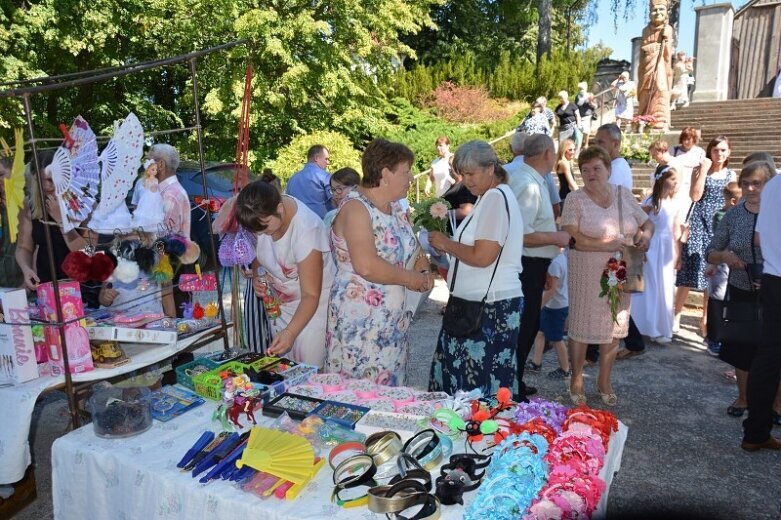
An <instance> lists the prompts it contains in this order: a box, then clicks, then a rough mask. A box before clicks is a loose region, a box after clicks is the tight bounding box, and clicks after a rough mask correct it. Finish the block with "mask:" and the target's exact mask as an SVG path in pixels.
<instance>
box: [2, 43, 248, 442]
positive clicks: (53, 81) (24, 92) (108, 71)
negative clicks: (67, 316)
mask: <svg viewBox="0 0 781 520" xmlns="http://www.w3.org/2000/svg"><path fill="white" fill-rule="evenodd" d="M246 43H247V40H236V41H232V42H229V43H225V44H223V45H218V46H216V47H211V48H208V49H203V50H200V51H195V52H191V53H188V54H182V55H179V56H174V57H170V58H164V59H160V60H155V61H148V62H143V63H134V64H129V65H121V66H116V67H106V68H101V69H94V70H90V71H83V72H74V73H68V74H61V75H57V76H43V77H38V78H32V79H26V80H19V81H11V82H5V83H0V88H2V87H6V90H3V91H0V97H5V98H18V99H21V100H22V103H23V105H24V113H25V118H26V120H27V131H28V133H29V136H30V138H29V141H28V142H27V143H28V144H29V145H30V151H31V152H32V160H33V161H34V163H35V168H36V171H39V172H40V171H41V168H40V164H39V163H38V149H39V148H38V145H37V143H38V142H40V141H42V140H37V139H36V137H35V128H34V125H33V112H32V108H31V104H30V98H31V97H32V96H35V95H37V94H41V93H44V92H53V91H58V90H62V89H66V88H77V87H81V86H83V85H88V84H92V83H97V82H102V81H109V80H112V79H114V78H118V77H121V76H127V75H130V74H136V73H139V72H142V71H147V70H152V69H158V68H162V67H167V66H170V65H178V64H187V66H188V68H189V71H190V79H191V81H192V94H193V111H194V118H195V125H194V126H193V127H191V128H188V129H184V130H195V132H196V135H197V151H198V164H199V167H200V171H201V185H202V188H203V197H204V199H208V197H209V194H208V189H207V184H206V174H205V170H206V166H205V160H204V154H203V129H202V127H201V106H200V101H199V99H198V78H197V62H198V59H199V58H202V57H204V56H207V55H209V54H212V53H216V52H222V51H225V50H227V49H231V48H233V47H236V46H239V45H245V44H246ZM9 87H10V88H9ZM177 130H178V129H177ZM177 130H173V131H177ZM158 133H161V132H158ZM162 133H170V132H169V131H164V132H162ZM35 177H37V182H38V188H39V189H38V193H39V196H40V203H41V205H42V207H45V204H44V200H43V197H44V188H43V176H41V175H36V176H35ZM204 211H205V212H206V217H205V218H206V220H207V223H208V229H209V242H210V247H209V255H210V259H211V262H212V265H215V266H218V265H219V264H218V262H217V251H216V246H215V242H214V230H213V229H212V212H211V210H210V208H209V204H206V205H205V208H204ZM43 228H44V238H45V241H46V247H47V249H48V251H49V255H48V263H49V270H50V272H51V279H52V285H53V287H54V300H55V311H56V315H57V321H56V322H54V323H47V324H46V325H47V326H56V327H57V328H58V329H59V335H60V344H61V345H62V346H63V353H62V358H63V364H64V376H65V383H64V389H65V393H66V394H67V397H68V408H69V411H70V415H71V423H72V426H73V428H74V429H75V428H78V427H79V426H81V415H80V414H79V410H78V403H77V398H76V393H77V392H78V391H79V390H80V388H81V387H80V386H77V385H76V384H75V383H74V381H73V377H72V374H71V372H70V363H69V361H68V354H67V351H68V344H67V341H66V338H65V327H64V325H65V323H68V322H66V321H64V320H63V312H62V303H61V299H60V290H59V283H58V280H57V268H56V265H55V262H54V257H53V250H52V237H51V230H50V229H49V226H43ZM222 294H223V293H222V284H221V281H220V277H219V276H217V296H218V307H219V322H220V323H219V325H217V326H216V327H213V328H212V329H210V330H209V331H207V332H206V333H205V334H204V335H203V336H202V337H200V338H198V339H197V340H196V341H194V342H193V343H191V344H190V345H188V346H187V347H185V348H184V349H182V351H185V350H188V351H190V350H195V349H197V348H199V347H202V346H205V345H207V344H209V343H212V342H213V341H216V340H219V339H222V341H223V346H224V348H225V350H228V349H229V348H230V347H229V340H228V332H227V330H228V328H229V327H230V326H234V327H235V326H236V323H233V322H232V323H228V322H227V321H226V318H225V309H224V308H223V301H222ZM71 321H72V320H71ZM100 379H101V378H100V377H96V378H95V379H94V381H96V380H100ZM94 381H91V382H90V383H83V384H82V385H83V386H86V385H87V384H91V383H92V382H94Z"/></svg>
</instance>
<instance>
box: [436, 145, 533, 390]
mask: <svg viewBox="0 0 781 520" xmlns="http://www.w3.org/2000/svg"><path fill="white" fill-rule="evenodd" d="M453 167H454V169H455V170H456V171H458V173H459V174H460V175H462V176H463V178H464V180H463V182H464V185H465V186H466V187H467V189H468V190H469V191H470V192H472V194H473V195H476V196H478V197H479V198H478V199H477V202H476V203H475V205H474V207H473V209H472V212H471V213H470V215H469V217H467V218H466V219H464V221H463V222H461V224H460V225H459V226H458V227H457V228H456V230H455V240H450V239H448V238H447V237H446V236H445V235H444V234H442V233H436V232H433V233H430V234H429V242H430V243H431V245H432V246H433V247H434V248H436V249H438V250H440V251H444V252H445V253H447V254H449V255H450V256H451V260H450V265H451V269H450V270H449V272H448V286H449V288H450V293H451V297H454V296H455V297H459V298H463V299H465V300H469V301H472V302H479V301H482V300H485V305H484V306H483V309H482V315H481V317H480V322H481V326H480V328H479V330H478V331H477V332H475V333H473V334H471V335H469V336H464V337H458V336H454V335H451V334H449V333H448V332H447V331H446V330H445V328H444V326H443V328H442V330H441V331H440V333H439V339H438V341H437V348H436V351H435V353H434V361H433V363H432V366H431V380H430V383H429V389H431V390H442V391H445V392H447V393H448V394H451V395H452V394H453V393H454V392H455V391H456V390H459V389H463V388H480V389H481V390H482V391H483V392H484V394H494V393H496V391H497V390H498V389H499V388H500V387H508V388H509V389H510V390H511V391H512V392H513V394H517V393H518V382H517V377H516V376H517V373H516V372H517V371H516V363H517V361H516V355H515V352H516V349H517V342H518V331H519V330H520V325H521V311H522V309H523V292H522V290H521V282H520V279H519V275H520V273H521V270H522V267H521V256H522V254H523V222H522V218H521V212H520V210H519V209H518V202H517V200H516V199H515V196H514V195H513V192H512V190H510V188H509V186H507V184H506V183H507V172H505V171H504V169H503V168H502V167H501V165H500V163H499V159H498V157H497V156H496V152H495V151H494V150H493V148H492V147H491V145H489V144H488V143H486V142H484V141H469V142H468V143H466V144H464V145H462V146H461V147H459V149H458V151H457V152H456V155H455V158H454V161H453Z"/></svg>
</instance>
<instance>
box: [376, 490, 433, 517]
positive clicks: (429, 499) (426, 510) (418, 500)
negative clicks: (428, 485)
mask: <svg viewBox="0 0 781 520" xmlns="http://www.w3.org/2000/svg"><path fill="white" fill-rule="evenodd" d="M419 505H422V506H423V507H422V508H421V509H420V510H419V511H418V512H417V513H416V514H415V515H414V516H404V515H402V514H400V512H399V513H395V514H389V515H387V517H388V518H393V519H394V520H438V519H439V516H440V503H439V499H438V498H437V497H435V496H434V495H429V494H420V495H415V496H414V500H413V501H412V503H411V504H410V505H409V507H408V509H410V508H413V507H415V506H419Z"/></svg>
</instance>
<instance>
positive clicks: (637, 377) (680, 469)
mask: <svg viewBox="0 0 781 520" xmlns="http://www.w3.org/2000/svg"><path fill="white" fill-rule="evenodd" d="M446 296H447V290H446V288H445V287H444V284H443V283H442V282H441V281H439V282H438V284H437V288H436V289H435V291H434V293H432V297H431V299H430V300H429V302H427V303H426V304H425V306H424V307H423V308H422V309H421V312H420V313H419V315H418V316H417V318H416V321H415V323H414V324H413V327H412V331H411V338H412V345H413V346H412V363H411V368H410V376H409V378H410V381H409V382H410V384H411V385H413V386H417V387H425V386H426V385H427V383H428V371H429V365H430V362H431V356H432V353H433V350H434V345H435V343H436V336H437V334H438V332H439V327H440V324H441V319H442V317H441V315H440V309H441V308H442V307H443V305H444V300H445V298H446ZM694 324H695V318H694V317H693V316H689V317H686V318H685V319H684V332H683V333H682V336H683V337H682V338H680V339H677V340H676V341H675V342H674V343H672V344H671V345H668V346H665V347H660V346H656V345H649V348H648V349H647V352H646V353H645V354H644V355H642V356H640V357H637V358H634V359H631V360H627V361H621V362H619V363H618V364H617V366H616V369H615V371H614V381H615V388H616V391H617V392H618V395H619V405H618V406H617V407H616V408H615V413H616V414H617V415H618V418H619V419H620V420H621V421H623V422H624V423H625V424H626V425H627V426H628V427H629V437H628V439H627V443H626V447H625V450H624V457H623V464H622V467H621V471H620V472H619V473H618V475H617V476H616V478H615V479H614V480H613V486H612V487H611V489H610V495H609V504H608V515H609V517H610V518H681V517H683V518H703V519H706V518H707V519H722V518H723V519H732V518H746V519H779V518H781V452H776V453H771V452H768V451H761V452H759V453H753V454H749V453H746V452H744V451H743V450H741V449H740V446H739V444H740V438H741V425H740V420H739V419H735V418H732V417H729V416H728V415H727V414H726V412H725V410H726V407H727V406H728V405H729V404H730V403H731V402H732V400H733V399H734V397H735V394H736V390H735V386H734V383H733V382H731V381H729V380H727V379H726V378H725V377H724V376H723V372H724V371H725V370H726V369H727V368H728V367H727V366H725V365H724V364H723V363H721V362H720V361H718V360H717V359H714V358H713V357H711V356H709V355H707V353H706V352H705V349H704V346H703V345H702V343H701V341H700V340H699V339H698V338H699V337H698V336H696V335H695V334H694ZM555 367H556V361H555V355H554V353H553V352H549V353H547V354H546V356H545V359H544V366H543V373H542V374H541V375H535V376H532V377H530V379H529V383H530V384H532V385H534V386H537V387H538V388H539V389H540V394H541V395H542V396H544V397H546V398H548V399H556V400H560V401H562V402H566V401H565V399H568V398H567V391H566V387H565V385H564V383H563V382H561V381H550V380H548V379H547V378H546V377H545V375H544V374H545V372H547V371H549V370H552V369H553V368H555ZM595 378H596V367H590V368H587V369H586V390H587V393H588V398H589V404H591V405H592V406H595V407H596V406H598V405H601V401H600V400H599V396H598V395H597V393H596V387H595V384H596V383H595ZM65 406H66V401H65V397H64V395H63V394H61V393H52V394H49V395H47V396H45V397H44V398H43V399H42V400H41V401H40V402H39V403H38V405H37V406H36V409H35V415H34V422H33V426H32V438H33V446H34V448H33V450H34V457H35V460H36V477H37V479H38V495H39V498H38V500H37V501H36V502H35V503H34V504H32V505H31V506H30V507H28V508H27V509H26V510H25V511H23V512H22V513H21V514H20V515H17V518H19V519H24V520H43V519H47V518H52V505H51V479H50V475H51V467H50V448H51V444H52V442H53V441H54V439H55V438H57V437H58V436H59V435H62V434H63V433H64V431H65V429H66V427H67V422H68V416H67V413H66V411H65V410H66V409H65ZM775 433H776V435H777V436H781V428H779V427H777V428H776V432H775Z"/></svg>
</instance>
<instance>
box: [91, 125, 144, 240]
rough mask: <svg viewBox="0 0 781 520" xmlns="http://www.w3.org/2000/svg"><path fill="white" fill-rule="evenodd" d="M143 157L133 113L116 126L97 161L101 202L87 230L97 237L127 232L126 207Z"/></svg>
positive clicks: (141, 138)
mask: <svg viewBox="0 0 781 520" xmlns="http://www.w3.org/2000/svg"><path fill="white" fill-rule="evenodd" d="M143 153H144V129H143V128H142V127H141V122H140V121H139V120H138V117H136V115H135V114H133V113H132V112H131V113H130V114H128V116H127V117H126V118H125V119H124V121H122V122H121V123H118V124H117V125H116V126H115V129H114V135H113V136H112V138H111V140H110V141H109V142H108V144H107V145H106V147H105V148H104V149H103V151H102V152H101V154H100V157H98V161H100V165H101V169H100V202H99V203H98V206H97V207H96V208H95V211H94V212H93V214H92V219H90V223H89V227H90V229H93V230H95V231H97V232H99V233H106V234H108V233H112V232H114V231H115V230H119V231H122V232H127V231H130V230H131V229H132V227H133V220H132V217H131V216H130V211H129V210H128V208H127V204H126V203H125V197H127V194H128V192H129V191H130V188H132V187H133V182H134V181H135V180H136V177H138V170H139V168H140V167H141V156H142V155H143Z"/></svg>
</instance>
